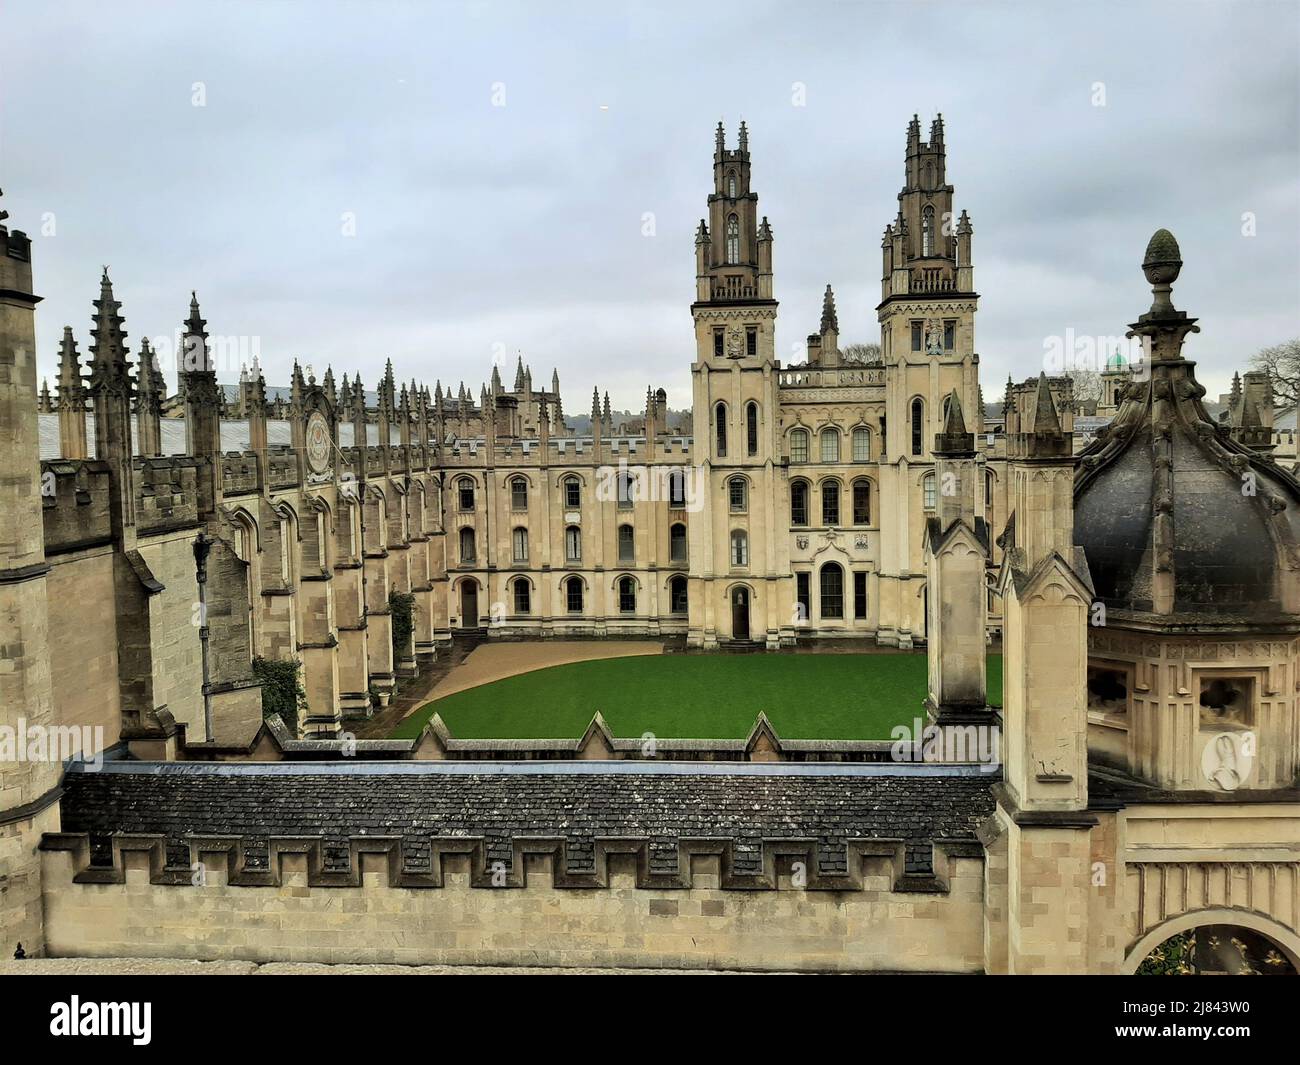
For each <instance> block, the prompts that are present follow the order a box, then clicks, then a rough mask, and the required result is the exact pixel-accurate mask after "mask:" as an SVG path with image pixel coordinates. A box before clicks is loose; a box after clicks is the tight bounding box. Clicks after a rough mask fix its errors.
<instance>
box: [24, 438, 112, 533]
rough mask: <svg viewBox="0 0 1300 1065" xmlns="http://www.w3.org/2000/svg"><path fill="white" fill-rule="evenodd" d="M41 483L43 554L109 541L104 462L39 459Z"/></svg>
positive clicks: (107, 481) (108, 493) (110, 528)
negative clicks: (46, 460) (41, 460)
mask: <svg viewBox="0 0 1300 1065" xmlns="http://www.w3.org/2000/svg"><path fill="white" fill-rule="evenodd" d="M41 486H42V492H41V517H42V524H43V528H44V534H45V553H46V554H47V555H57V554H62V553H66V552H69V551H77V550H81V549H83V548H88V547H97V546H100V545H102V544H108V543H112V540H113V523H112V515H111V509H110V508H111V500H110V490H111V489H110V484H109V469H108V464H107V463H104V462H98V461H96V460H94V459H79V460H71V459H59V460H56V461H54V462H42V463H41Z"/></svg>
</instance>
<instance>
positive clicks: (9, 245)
mask: <svg viewBox="0 0 1300 1065" xmlns="http://www.w3.org/2000/svg"><path fill="white" fill-rule="evenodd" d="M0 241H3V242H4V253H5V256H6V257H7V258H10V259H17V260H18V261H19V262H24V263H29V262H31V261H32V241H31V238H30V237H29V236H28V235H27V234H26V233H24V232H23V231H22V230H21V229H14V230H10V229H6V228H5V227H4V226H0Z"/></svg>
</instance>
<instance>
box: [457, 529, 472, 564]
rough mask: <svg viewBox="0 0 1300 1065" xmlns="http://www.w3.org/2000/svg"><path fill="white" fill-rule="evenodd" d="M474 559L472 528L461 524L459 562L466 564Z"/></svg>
mask: <svg viewBox="0 0 1300 1065" xmlns="http://www.w3.org/2000/svg"><path fill="white" fill-rule="evenodd" d="M473 561H474V530H473V529H472V528H471V527H470V526H468V525H465V526H462V527H461V530H460V562H461V565H462V566H463V565H466V564H468V563H470V562H473Z"/></svg>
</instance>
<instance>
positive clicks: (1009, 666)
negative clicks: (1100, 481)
mask: <svg viewBox="0 0 1300 1065" xmlns="http://www.w3.org/2000/svg"><path fill="white" fill-rule="evenodd" d="M1024 421H1025V423H1026V424H1027V427H1028V428H1027V431H1021V432H1017V433H1016V434H1015V435H1014V436H1013V437H1012V438H1011V439H1010V440H1009V441H1008V452H1009V459H1010V461H1009V474H1010V477H1011V481H1012V493H1013V507H1014V510H1013V514H1012V517H1011V522H1012V524H1011V526H1010V531H1009V536H1010V538H1011V541H1012V542H1011V543H1010V544H1009V545H1008V550H1007V552H1006V558H1005V559H1004V562H1003V567H1002V574H1001V576H1000V578H999V590H1000V592H1001V594H1002V598H1003V603H1004V617H1005V629H1004V638H1003V646H1004V656H1003V712H1002V716H1003V778H1004V779H1003V783H1001V784H998V785H995V792H996V794H997V798H998V809H997V823H998V824H999V826H1000V827H1001V830H1002V831H1003V832H1004V833H1005V835H1006V841H1007V853H1008V859H1007V971H1008V972H1011V973H1040V972H1059V973H1076V972H1085V971H1087V969H1088V967H1089V955H1088V910H1089V902H1090V898H1091V893H1092V892H1093V891H1094V890H1095V888H1093V887H1092V883H1091V877H1090V872H1091V867H1090V858H1089V855H1090V853H1091V840H1090V834H1091V831H1092V829H1093V828H1094V827H1095V826H1096V824H1097V819H1096V817H1095V816H1094V815H1093V814H1091V813H1089V812H1088V752H1087V721H1088V718H1087V676H1088V644H1087V622H1088V607H1089V604H1090V603H1091V601H1092V587H1091V584H1090V582H1089V580H1088V579H1087V576H1086V575H1087V573H1088V568H1087V563H1086V561H1084V559H1083V558H1082V549H1080V548H1077V547H1075V546H1074V544H1073V539H1074V504H1073V499H1074V496H1073V486H1074V460H1073V458H1072V456H1071V440H1070V435H1069V434H1068V433H1066V432H1065V431H1064V430H1062V428H1061V426H1060V422H1059V419H1058V418H1057V416H1056V412H1055V408H1054V406H1053V404H1052V397H1051V394H1050V391H1049V390H1048V386H1047V379H1046V377H1045V376H1040V377H1039V380H1038V388H1037V392H1036V395H1035V397H1034V407H1033V411H1032V414H1031V415H1030V416H1029V417H1028V418H1026V419H1025V420H1024ZM1081 574H1082V576H1081Z"/></svg>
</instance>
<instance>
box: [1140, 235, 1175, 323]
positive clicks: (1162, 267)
mask: <svg viewBox="0 0 1300 1065" xmlns="http://www.w3.org/2000/svg"><path fill="white" fill-rule="evenodd" d="M1182 268H1183V260H1182V253H1181V252H1180V251H1179V250H1178V241H1177V240H1175V239H1174V235H1173V234H1172V233H1170V232H1169V230H1167V229H1157V230H1156V231H1155V233H1154V234H1153V235H1152V237H1151V240H1150V241H1149V242H1148V243H1147V253H1146V255H1145V256H1144V257H1143V259H1142V273H1143V274H1144V275H1146V279H1147V281H1148V282H1149V283H1150V285H1151V291H1152V292H1153V293H1154V294H1155V300H1154V301H1153V302H1152V304H1151V313H1152V314H1159V315H1163V314H1173V313H1174V305H1173V301H1172V300H1171V299H1170V293H1171V292H1172V291H1173V286H1174V282H1175V281H1177V280H1178V274H1179V272H1180V271H1181V270H1182Z"/></svg>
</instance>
